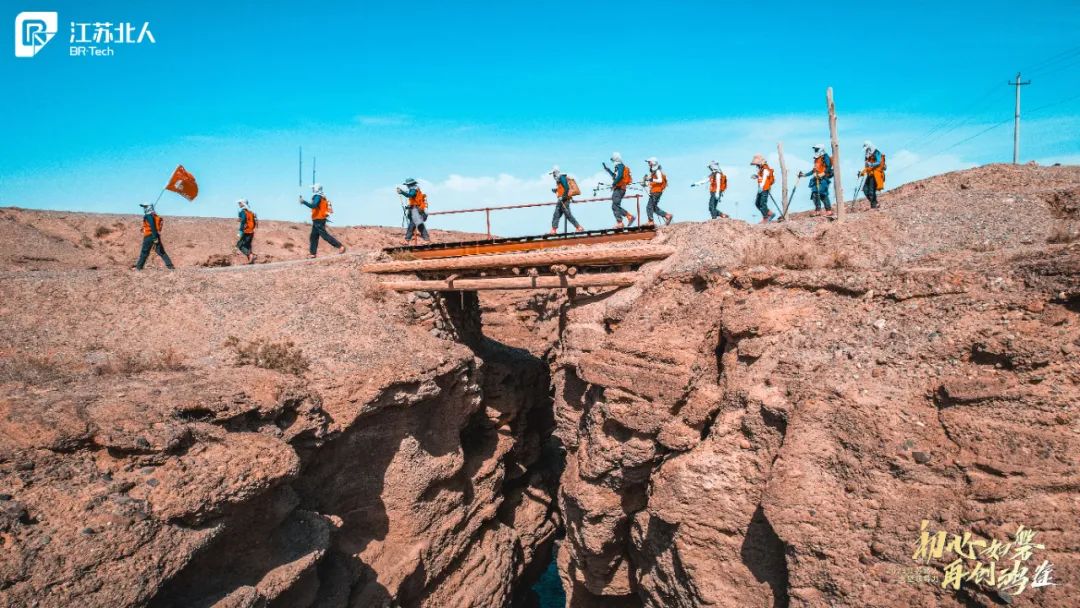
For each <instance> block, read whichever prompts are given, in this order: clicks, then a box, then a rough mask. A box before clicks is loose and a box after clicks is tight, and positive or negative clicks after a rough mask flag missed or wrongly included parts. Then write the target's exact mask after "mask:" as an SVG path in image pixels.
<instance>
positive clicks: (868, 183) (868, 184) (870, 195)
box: [862, 175, 877, 209]
mask: <svg viewBox="0 0 1080 608" xmlns="http://www.w3.org/2000/svg"><path fill="white" fill-rule="evenodd" d="M862 191H863V194H865V195H866V200H868V201H870V208H871V209H877V180H875V179H874V176H873V175H867V176H866V179H865V180H863V187H862Z"/></svg>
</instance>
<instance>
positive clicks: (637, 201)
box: [428, 194, 641, 238]
mask: <svg viewBox="0 0 1080 608" xmlns="http://www.w3.org/2000/svg"><path fill="white" fill-rule="evenodd" d="M628 198H632V199H634V205H635V208H636V209H637V215H636V216H635V218H636V219H637V222H638V224H639V225H640V224H641V195H640V194H628V195H626V196H624V197H623V200H626V199H628ZM602 201H609V202H610V201H611V197H610V196H609V197H606V198H584V199H579V200H578V199H575V200H574V201H573V203H575V204H577V203H598V202H602ZM558 204H559V202H558V201H554V202H548V203H520V204H516V205H497V206H494V207H477V208H475V209H450V210H448V211H432V212H431V213H429V214H428V215H429V216H432V215H454V214H458V213H480V212H483V213H484V220H485V221H486V223H487V235H488V238H491V212H492V211H504V210H507V209H526V208H528V207H554V206H555V205H558Z"/></svg>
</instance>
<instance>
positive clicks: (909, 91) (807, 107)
mask: <svg viewBox="0 0 1080 608" xmlns="http://www.w3.org/2000/svg"><path fill="white" fill-rule="evenodd" d="M814 6H815V5H814V4H813V3H796V4H786V3H783V2H772V3H744V4H727V3H716V2H680V3H667V4H664V3H657V2H647V3H645V2H621V3H611V2H607V3H585V2H577V3H560V2H548V3H469V2H465V3H445V2H442V3H436V2H410V3H408V4H404V3H386V4H371V3H345V2H342V3H330V2H321V3H300V2H292V3H286V2H236V3H224V2H218V3H208V2H185V3H150V2H77V3H76V2H57V1H53V2H40V1H38V0H18V1H16V2H8V3H5V6H4V10H3V11H2V13H0V16H2V17H3V20H5V22H7V23H9V24H10V23H12V22H13V20H14V19H15V15H16V14H18V13H19V12H21V11H30V10H55V11H58V12H59V13H60V16H59V21H60V27H59V33H58V34H57V36H56V38H54V39H53V41H52V42H50V43H49V44H48V45H47V46H46V47H45V48H44V49H42V50H41V52H40V53H39V54H38V55H37V56H36V57H33V58H30V59H16V58H15V57H14V56H13V53H12V52H11V50H10V49H11V48H12V47H11V44H10V39H9V42H8V43H7V46H6V49H7V50H4V51H3V52H0V70H2V76H3V82H5V83H7V84H8V85H10V88H9V89H8V91H9V94H5V95H3V96H0V116H3V117H4V118H3V121H4V124H3V130H4V134H5V136H4V140H5V145H4V149H5V150H4V154H3V155H2V156H0V205H5V206H6V205H16V206H24V207H34V208H55V209H74V210H85V211H108V212H116V211H122V212H133V211H136V210H137V208H136V206H135V205H136V204H137V203H138V202H141V201H144V200H146V199H153V198H154V197H155V196H156V195H157V192H158V191H159V190H160V188H161V186H162V185H163V184H164V181H165V180H166V179H167V176H168V175H169V173H170V172H171V170H172V168H173V167H174V166H175V165H176V164H178V163H182V164H184V165H185V166H186V167H187V168H188V169H189V170H191V171H192V172H193V173H194V174H195V175H196V177H197V178H198V179H199V182H200V186H201V189H202V194H201V196H200V198H199V199H198V200H197V201H196V202H195V203H187V202H185V201H183V200H182V199H179V198H177V197H175V196H174V195H171V194H167V195H166V198H165V199H164V203H163V204H162V205H161V207H160V210H161V211H162V212H163V213H166V214H190V215H221V216H225V215H233V214H234V213H235V204H234V201H235V200H236V199H237V198H239V197H247V198H249V199H250V200H251V201H252V203H253V204H254V206H255V208H256V210H257V211H259V213H260V217H263V218H275V219H293V220H303V219H304V218H305V216H306V212H305V209H304V208H302V207H300V206H299V205H298V204H296V202H295V199H296V195H297V193H298V192H300V191H301V189H300V188H299V187H298V183H297V162H296V160H297V159H296V156H297V147H298V146H300V145H302V146H303V147H304V152H305V156H306V158H305V174H306V175H305V179H304V181H305V186H306V185H307V184H308V183H309V182H310V157H311V156H312V155H315V156H317V157H318V179H319V181H320V182H322V183H323V184H324V185H325V187H326V190H327V193H328V194H329V196H330V198H331V199H332V200H334V202H335V210H336V214H335V221H336V222H337V223H339V224H357V223H364V224H385V225H397V224H398V223H399V220H400V211H399V207H398V202H397V198H396V197H395V196H394V194H393V186H394V185H395V184H397V183H400V181H401V180H402V179H403V178H405V177H416V178H418V179H420V180H421V182H422V183H423V184H424V185H425V186H426V188H427V190H428V192H429V195H430V202H431V203H432V205H433V207H434V208H436V209H452V208H462V207H470V206H477V205H486V204H499V203H514V202H528V201H537V200H547V199H549V198H550V191H549V189H550V178H547V177H545V173H546V172H547V171H549V170H550V169H551V165H552V164H558V165H560V167H562V168H563V170H564V171H567V172H569V173H572V174H575V175H576V176H577V177H578V178H579V181H580V182H581V183H582V184H583V185H584V186H585V187H586V188H589V186H590V185H591V183H593V182H594V181H595V180H596V179H599V178H600V177H602V176H603V174H602V173H601V172H602V169H601V167H600V162H601V161H603V160H606V159H607V158H608V156H609V155H610V154H611V152H612V151H614V150H618V151H620V152H622V154H623V156H624V158H626V159H627V161H628V163H629V165H630V167H631V169H632V170H633V171H634V174H635V176H637V177H640V176H641V175H642V173H643V171H644V162H643V160H644V159H645V158H646V157H648V156H658V157H659V158H660V160H661V162H662V163H663V165H664V167H665V169H666V170H667V172H668V174H669V178H670V179H671V182H672V186H671V188H670V189H669V191H668V192H667V193H666V194H665V199H664V204H663V205H662V206H664V207H666V208H667V209H668V210H670V211H673V212H674V213H675V214H676V219H677V220H679V219H688V220H700V219H704V218H705V217H706V216H707V212H706V202H705V199H706V198H707V194H705V193H703V192H702V191H701V190H700V189H693V190H692V189H690V188H689V184H690V183H691V182H693V181H696V180H697V179H700V178H701V177H703V176H704V174H705V164H706V163H707V162H708V161H710V160H714V159H715V160H717V161H719V162H720V163H721V165H722V166H723V167H724V168H725V171H726V172H727V173H728V174H729V176H730V179H731V187H730V190H729V192H728V196H727V198H726V199H725V207H726V210H727V211H728V212H729V213H733V214H734V215H736V217H742V218H744V219H753V218H754V215H753V214H752V210H753V205H752V203H751V200H752V197H753V189H754V186H753V182H752V181H751V180H750V179H748V178H747V176H748V175H749V173H750V168H749V166H748V163H749V160H750V157H751V156H752V155H753V154H754V153H755V152H764V153H766V154H768V155H770V156H771V157H775V151H776V143H777V141H778V140H783V141H784V146H785V151H786V153H787V156H788V157H789V159H788V161H789V165H790V166H791V169H792V171H793V172H794V171H797V170H799V169H802V168H805V167H807V166H808V164H809V146H810V145H811V144H813V143H817V142H824V141H827V138H828V126H827V122H826V119H825V107H824V105H825V104H824V93H825V88H826V87H827V86H832V87H834V89H835V92H836V99H837V105H838V111H839V113H840V139H841V144H842V150H843V153H842V155H841V159H842V169H843V170H844V179H845V180H846V183H845V186H846V189H847V190H848V191H849V192H850V191H852V189H853V188H854V186H855V178H854V172H855V171H856V170H857V168H858V156H859V153H860V150H859V144H861V142H862V141H863V140H864V139H871V140H873V141H874V142H875V144H877V146H878V147H879V148H881V149H882V150H883V151H884V152H886V154H888V155H889V167H890V172H889V177H888V180H889V183H888V185H889V186H895V185H897V184H899V183H902V182H905V181H909V180H911V179H916V178H919V177H923V176H925V175H929V174H932V173H938V172H941V171H946V170H951V169H957V168H963V167H970V166H973V165H977V164H982V163H986V162H995V161H1006V160H1010V159H1011V154H1012V147H1011V145H1012V144H1011V138H1012V125H1011V122H1010V119H1011V116H1012V108H1013V103H1012V96H1013V91H1012V89H1011V88H1010V87H1008V86H1006V85H1005V81H1006V80H1007V79H1009V78H1010V77H1012V76H1013V75H1015V73H1016V72H1017V71H1018V70H1023V71H1024V77H1025V78H1028V77H1029V76H1030V78H1031V80H1032V81H1033V84H1032V85H1031V86H1028V87H1024V90H1023V96H1024V103H1023V107H1024V108H1025V110H1029V111H1030V113H1025V119H1024V123H1023V138H1022V142H1023V143H1022V157H1023V160H1030V159H1035V160H1038V161H1040V162H1045V163H1050V162H1066V163H1080V138H1078V137H1077V133H1080V39H1078V38H1077V36H1076V32H1077V31H1080V5H1078V4H1077V3H1076V2H1075V0H1073V1H1071V2H1036V3H1030V4H1029V5H1026V9H1025V10H1022V11H1020V10H1016V5H1015V3H1012V2H996V1H989V2H986V1H984V2H953V3H940V2H936V3H922V2H908V3H893V5H892V6H887V5H872V4H867V3H866V2H837V3H830V4H828V5H825V6H828V7H829V8H828V9H827V11H826V13H827V14H817V15H815V14H814V13H813V10H812V9H813V7H814ZM870 7H872V8H870ZM830 19H831V20H832V21H831V22H830ZM70 21H80V22H81V21H112V22H116V21H132V22H137V23H138V24H141V23H142V22H143V21H149V22H150V27H151V30H152V32H153V34H154V36H155V38H156V41H157V42H156V43H155V44H152V45H151V44H148V43H144V44H141V45H127V46H118V47H116V49H115V50H116V52H115V55H114V56H112V57H93V58H88V57H71V56H69V55H68V53H69V47H70V44H69V37H68V31H69V27H68V23H69V22H70ZM5 31H7V32H9V33H8V34H7V35H8V36H10V35H12V34H11V32H12V29H11V26H10V25H9V26H6V29H5ZM6 88H7V87H6ZM1002 122H1004V123H1006V124H1001V125H1000V126H997V127H996V128H993V129H990V130H989V131H986V132H985V133H983V134H982V135H978V134H979V133H980V132H981V131H984V130H986V129H988V128H990V127H992V126H993V125H995V124H997V123H1002ZM976 135H978V136H977V137H974V139H971V140H970V141H967V142H964V140H965V139H968V138H970V137H972V136H976ZM302 191H303V192H305V193H306V192H308V191H309V190H308V189H307V188H304V189H303V190H302ZM776 194H777V195H779V191H777V192H776ZM806 197H807V191H806V190H805V184H803V185H802V186H801V187H800V191H799V192H797V193H796V201H795V208H797V209H798V208H805V207H807V206H809V201H808V199H807V198H806ZM736 203H737V205H736ZM549 213H550V212H549V211H547V210H536V211H524V212H515V213H512V214H502V215H498V216H496V220H495V229H496V231H498V232H501V233H505V234H520V233H531V232H537V230H535V229H533V226H534V225H536V226H538V228H541V229H542V228H543V225H544V224H545V223H546V217H545V216H547V215H549ZM577 214H578V215H579V217H580V219H582V220H583V221H584V223H586V225H588V226H596V227H599V226H606V225H609V224H610V223H611V216H610V213H609V212H608V211H607V210H606V205H603V204H593V205H582V206H580V207H578V208H577ZM432 225H433V226H439V227H449V228H458V229H474V230H475V229H482V228H483V218H482V216H464V215H463V216H451V217H450V218H439V219H438V220H437V221H433V222H432Z"/></svg>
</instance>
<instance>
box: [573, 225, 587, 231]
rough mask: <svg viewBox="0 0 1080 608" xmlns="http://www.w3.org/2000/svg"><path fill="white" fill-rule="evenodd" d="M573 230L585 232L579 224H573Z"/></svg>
mask: <svg viewBox="0 0 1080 608" xmlns="http://www.w3.org/2000/svg"><path fill="white" fill-rule="evenodd" d="M574 232H585V229H584V228H582V227H581V226H575V227H574Z"/></svg>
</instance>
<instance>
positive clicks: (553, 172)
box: [548, 165, 562, 177]
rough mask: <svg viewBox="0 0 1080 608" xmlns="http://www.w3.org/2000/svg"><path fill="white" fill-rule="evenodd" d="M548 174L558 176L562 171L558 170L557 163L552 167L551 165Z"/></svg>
mask: <svg viewBox="0 0 1080 608" xmlns="http://www.w3.org/2000/svg"><path fill="white" fill-rule="evenodd" d="M548 175H553V176H555V177H559V176H560V175H562V171H559V165H555V166H554V167H552V168H551V172H550V173H548Z"/></svg>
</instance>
